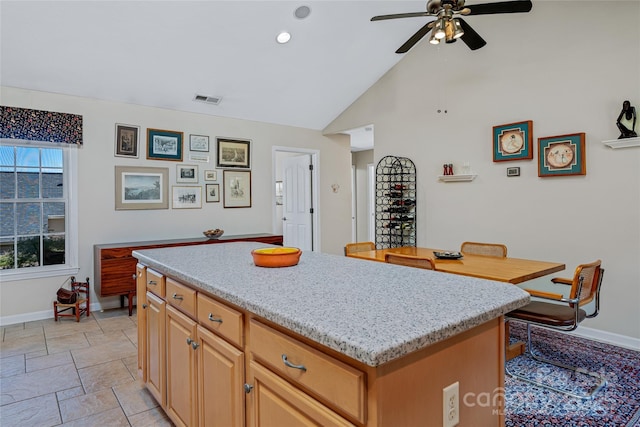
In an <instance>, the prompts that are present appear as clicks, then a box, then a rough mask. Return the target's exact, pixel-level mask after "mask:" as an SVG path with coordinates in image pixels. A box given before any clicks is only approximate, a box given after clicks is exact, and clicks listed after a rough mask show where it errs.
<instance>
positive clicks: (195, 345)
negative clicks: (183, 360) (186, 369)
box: [191, 341, 200, 350]
mask: <svg viewBox="0 0 640 427" xmlns="http://www.w3.org/2000/svg"><path fill="white" fill-rule="evenodd" d="M191 347H192V348H193V349H194V350H195V349H196V348H198V347H200V344H198V343H197V342H195V341H193V342H192V343H191Z"/></svg>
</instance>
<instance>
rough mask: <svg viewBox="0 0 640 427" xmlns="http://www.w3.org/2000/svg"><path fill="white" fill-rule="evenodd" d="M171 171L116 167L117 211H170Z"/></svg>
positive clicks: (166, 169) (165, 169)
mask: <svg viewBox="0 0 640 427" xmlns="http://www.w3.org/2000/svg"><path fill="white" fill-rule="evenodd" d="M168 188H169V169H168V168H149V167H140V166H136V167H133V166H132V167H129V166H116V210H127V209H168V208H169V198H168V194H169V190H168Z"/></svg>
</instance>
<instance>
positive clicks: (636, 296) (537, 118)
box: [325, 1, 640, 338]
mask: <svg viewBox="0 0 640 427" xmlns="http://www.w3.org/2000/svg"><path fill="white" fill-rule="evenodd" d="M465 19H466V20H467V22H468V23H469V24H471V25H472V26H473V27H474V29H476V31H478V33H480V34H481V35H482V36H483V37H484V38H485V40H487V42H488V44H487V46H485V47H484V48H482V49H479V50H477V51H470V50H469V49H467V47H466V46H465V45H464V44H463V43H461V42H457V43H456V44H453V45H445V46H443V47H441V48H440V47H435V46H432V45H430V44H429V43H427V42H426V41H425V42H422V43H420V44H418V45H417V46H416V47H415V48H413V49H412V50H411V51H410V52H409V53H408V54H406V56H405V58H404V59H403V60H402V61H401V62H400V63H399V64H398V65H397V66H396V67H395V68H394V69H392V70H391V71H390V72H389V73H387V74H386V75H385V76H384V77H383V78H382V79H380V81H379V82H378V83H377V84H375V85H374V86H373V87H372V88H370V89H369V91H367V92H366V93H365V94H364V95H363V96H362V97H361V98H360V99H359V100H358V101H357V102H355V103H354V104H353V105H352V106H351V107H350V108H349V109H347V110H346V111H345V112H344V113H343V114H342V115H341V116H339V117H338V118H337V119H336V120H335V121H334V122H333V123H332V124H331V125H329V126H328V127H327V128H326V129H325V133H333V132H338V131H341V130H345V129H351V128H353V127H355V126H356V125H358V124H360V123H373V125H374V126H375V132H376V133H375V150H374V152H375V155H374V157H375V161H376V162H377V161H378V160H379V159H380V158H382V157H383V156H385V155H398V156H406V157H409V158H411V159H412V160H413V161H414V162H415V164H416V167H417V171H418V197H419V200H418V206H417V211H418V220H417V223H418V229H417V233H418V234H417V238H418V245H419V246H429V247H439V248H444V249H456V248H459V245H460V243H461V242H463V241H465V240H472V241H474V240H475V241H490V242H502V243H505V244H506V245H507V246H508V248H509V255H510V256H513V257H518V258H531V259H540V260H549V261H557V262H563V263H565V264H566V265H567V270H566V271H564V272H562V273H561V275H562V276H565V277H566V276H568V277H571V276H572V274H573V269H574V268H575V266H576V265H577V264H579V263H584V262H590V261H593V260H595V259H602V262H603V267H604V268H605V269H606V273H605V276H604V283H603V291H602V311H601V313H600V315H599V316H598V317H596V318H594V319H588V320H587V321H585V322H584V323H583V326H586V327H588V328H593V329H598V330H601V331H607V332H610V333H615V334H620V335H624V336H627V337H632V338H640V311H639V310H638V303H639V301H640V147H636V148H627V149H619V150H612V149H610V148H608V147H606V146H604V145H603V144H602V143H601V141H603V140H610V139H616V138H617V137H618V135H619V132H618V131H617V128H616V126H615V120H616V118H617V116H618V113H619V112H620V110H621V108H622V102H623V101H624V100H625V99H630V100H631V103H632V105H635V107H636V109H637V110H638V111H640V2H637V1H634V2H621V1H607V2H606V12H605V10H603V8H602V3H600V2H590V1H580V2H578V1H572V2H565V1H545V2H540V1H537V2H534V7H533V10H532V12H531V13H529V14H522V15H508V16H507V15H491V16H478V17H472V16H470V17H467V18H465ZM402 42H404V40H399V41H398V44H399V45H400V44H401V43H402ZM438 109H441V110H445V109H446V110H447V113H446V114H444V113H437V110H438ZM523 120H533V135H534V146H535V147H536V148H535V150H534V153H535V154H534V160H531V161H514V162H502V163H494V162H493V157H492V127H493V126H495V125H501V124H507V123H513V122H518V121H523ZM638 127H640V124H638V126H637V128H638ZM636 130H638V129H636ZM576 132H585V133H586V162H587V174H586V176H571V177H555V178H539V177H538V176H537V173H538V171H537V162H536V161H537V138H539V137H545V136H554V135H563V134H571V133H576ZM465 161H468V162H470V164H471V167H472V168H473V170H474V171H475V172H476V173H477V174H478V177H477V178H476V180H475V181H473V182H471V183H440V182H438V180H437V176H438V175H440V174H442V164H443V163H454V165H455V166H456V167H457V168H458V169H459V168H460V166H461V164H462V162H465ZM509 166H519V167H520V168H521V176H520V177H517V178H513V177H512V178H507V177H506V168H507V167H509ZM542 282H544V283H545V285H546V283H547V282H548V278H545V279H544V280H537V281H536V284H535V285H538V284H541V283H542ZM528 285H530V284H528Z"/></svg>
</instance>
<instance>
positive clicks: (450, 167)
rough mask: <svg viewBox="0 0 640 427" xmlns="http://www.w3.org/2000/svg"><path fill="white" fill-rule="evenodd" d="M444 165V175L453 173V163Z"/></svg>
mask: <svg viewBox="0 0 640 427" xmlns="http://www.w3.org/2000/svg"><path fill="white" fill-rule="evenodd" d="M442 166H443V167H444V174H443V175H453V163H445V164H444V165H442Z"/></svg>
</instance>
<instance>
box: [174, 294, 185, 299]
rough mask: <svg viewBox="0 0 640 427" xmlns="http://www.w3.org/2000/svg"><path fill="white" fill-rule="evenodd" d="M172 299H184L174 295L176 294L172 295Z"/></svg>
mask: <svg viewBox="0 0 640 427" xmlns="http://www.w3.org/2000/svg"><path fill="white" fill-rule="evenodd" d="M172 298H173V299H184V298H182V295H178V294H176V293H174V294H173V295H172Z"/></svg>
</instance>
